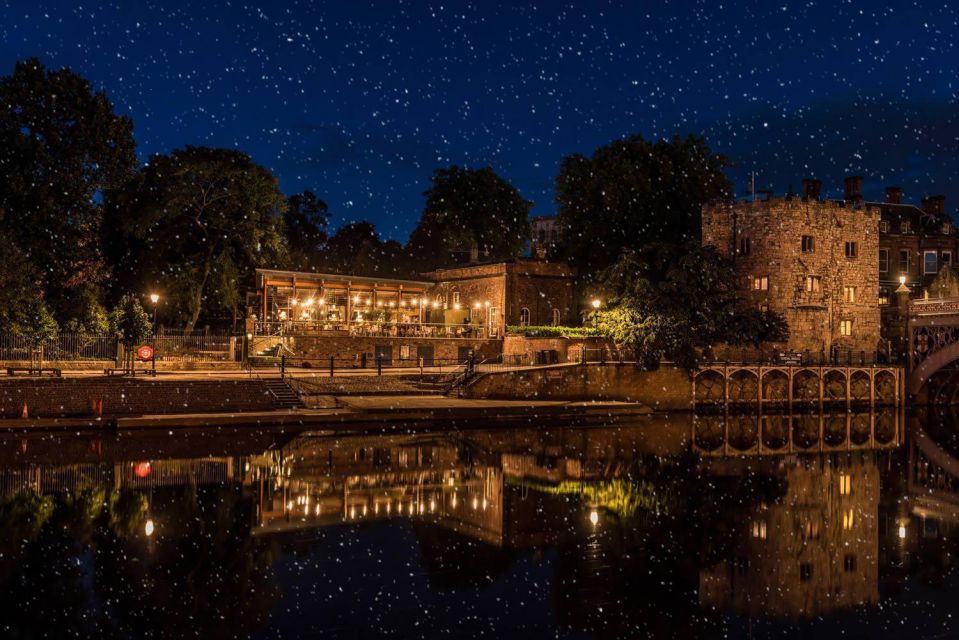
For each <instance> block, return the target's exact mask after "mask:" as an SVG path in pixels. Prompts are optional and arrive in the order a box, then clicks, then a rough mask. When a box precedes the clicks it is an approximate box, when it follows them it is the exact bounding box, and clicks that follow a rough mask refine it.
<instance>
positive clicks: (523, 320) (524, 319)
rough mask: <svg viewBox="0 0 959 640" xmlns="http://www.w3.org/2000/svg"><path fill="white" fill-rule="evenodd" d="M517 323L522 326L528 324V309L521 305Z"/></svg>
mask: <svg viewBox="0 0 959 640" xmlns="http://www.w3.org/2000/svg"><path fill="white" fill-rule="evenodd" d="M519 324H520V326H523V327H528V326H529V309H527V308H526V307H523V308H522V309H520V312H519Z"/></svg>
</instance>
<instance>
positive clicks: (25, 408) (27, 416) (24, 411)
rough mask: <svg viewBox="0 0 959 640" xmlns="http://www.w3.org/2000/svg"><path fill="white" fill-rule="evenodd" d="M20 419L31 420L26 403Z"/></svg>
mask: <svg viewBox="0 0 959 640" xmlns="http://www.w3.org/2000/svg"><path fill="white" fill-rule="evenodd" d="M20 417H21V418H29V417H30V412H29V411H27V403H26V402H24V403H23V410H22V411H21V412H20Z"/></svg>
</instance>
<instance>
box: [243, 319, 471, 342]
mask: <svg viewBox="0 0 959 640" xmlns="http://www.w3.org/2000/svg"><path fill="white" fill-rule="evenodd" d="M254 333H255V335H257V336H354V337H377V338H459V339H463V340H486V339H488V338H490V335H489V330H488V328H487V327H486V326H485V325H480V324H440V323H418V322H411V323H405V322H358V323H352V324H346V323H342V322H321V321H312V320H296V321H292V320H282V321H257V322H256V323H255V325H254Z"/></svg>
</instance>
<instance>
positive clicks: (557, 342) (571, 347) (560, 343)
mask: <svg viewBox="0 0 959 640" xmlns="http://www.w3.org/2000/svg"><path fill="white" fill-rule="evenodd" d="M583 346H585V347H586V349H587V350H588V351H587V358H588V359H591V360H592V359H598V358H597V355H598V354H596V353H594V351H596V350H599V349H603V348H605V349H606V350H607V351H609V352H612V351H613V350H614V349H615V345H613V344H611V343H610V342H609V341H608V340H606V339H605V338H527V337H526V336H520V335H507V336H506V337H505V338H503V356H504V357H505V358H506V360H507V361H510V360H511V359H522V360H524V361H526V362H535V361H536V354H537V353H538V352H540V351H555V352H556V354H557V358H558V362H561V363H563V362H579V360H580V358H581V356H582V351H581V349H582V348H583Z"/></svg>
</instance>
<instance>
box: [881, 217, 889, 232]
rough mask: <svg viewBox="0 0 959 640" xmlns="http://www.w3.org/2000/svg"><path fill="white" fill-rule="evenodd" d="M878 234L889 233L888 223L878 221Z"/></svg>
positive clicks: (886, 221)
mask: <svg viewBox="0 0 959 640" xmlns="http://www.w3.org/2000/svg"><path fill="white" fill-rule="evenodd" d="M879 233H889V221H888V220H880V221H879Z"/></svg>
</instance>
